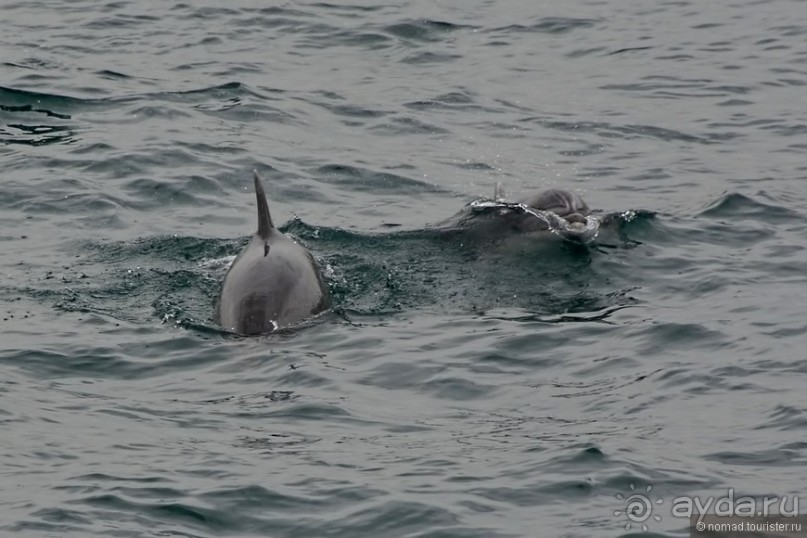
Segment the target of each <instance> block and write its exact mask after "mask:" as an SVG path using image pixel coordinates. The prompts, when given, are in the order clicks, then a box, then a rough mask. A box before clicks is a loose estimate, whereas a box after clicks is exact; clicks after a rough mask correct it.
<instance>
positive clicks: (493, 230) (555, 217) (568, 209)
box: [438, 185, 600, 243]
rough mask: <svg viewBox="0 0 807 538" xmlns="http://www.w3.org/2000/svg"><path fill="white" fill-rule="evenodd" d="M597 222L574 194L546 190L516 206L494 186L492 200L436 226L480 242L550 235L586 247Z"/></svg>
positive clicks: (515, 203)
mask: <svg viewBox="0 0 807 538" xmlns="http://www.w3.org/2000/svg"><path fill="white" fill-rule="evenodd" d="M599 225H600V221H599V219H597V218H596V217H594V216H593V215H592V212H591V209H589V207H588V205H587V204H586V202H584V201H583V199H582V198H581V197H580V196H579V195H577V194H576V193H573V192H569V191H565V190H562V189H549V190H546V191H542V192H540V193H538V194H536V195H534V196H530V197H528V198H526V199H524V200H521V201H519V202H507V201H505V199H504V194H503V193H502V191H501V187H500V186H498V185H497V187H496V191H495V193H494V196H493V200H478V201H475V202H471V203H470V204H468V205H467V206H465V207H464V208H462V210H460V212H459V213H457V214H456V215H454V216H453V217H451V218H450V219H448V220H447V221H445V222H443V223H441V224H440V225H438V226H439V227H441V228H448V229H450V230H453V231H457V232H460V233H464V234H470V235H471V236H472V237H475V238H477V239H481V240H498V239H503V238H506V237H508V236H513V235H520V234H529V233H533V232H553V233H555V234H556V235H558V236H559V237H561V238H563V239H566V240H569V241H573V242H582V243H586V242H588V241H591V240H592V239H594V238H595V237H596V235H597V233H598V231H599Z"/></svg>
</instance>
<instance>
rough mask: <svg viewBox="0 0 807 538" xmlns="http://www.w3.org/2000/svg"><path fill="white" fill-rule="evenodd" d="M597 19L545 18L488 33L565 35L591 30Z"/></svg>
mask: <svg viewBox="0 0 807 538" xmlns="http://www.w3.org/2000/svg"><path fill="white" fill-rule="evenodd" d="M597 22H598V21H597V20H595V19H574V18H566V17H545V18H542V19H539V20H538V21H537V22H535V23H533V24H511V25H509V26H504V27H500V28H492V29H488V30H486V32H496V33H501V34H503V35H507V34H514V33H541V34H555V35H560V34H565V33H568V32H571V31H573V30H578V29H581V28H591V27H593V26H594V25H596V24H597Z"/></svg>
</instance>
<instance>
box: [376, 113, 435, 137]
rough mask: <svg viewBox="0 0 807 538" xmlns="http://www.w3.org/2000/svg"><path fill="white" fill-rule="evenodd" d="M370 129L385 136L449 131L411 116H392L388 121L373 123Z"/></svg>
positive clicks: (433, 133)
mask: <svg viewBox="0 0 807 538" xmlns="http://www.w3.org/2000/svg"><path fill="white" fill-rule="evenodd" d="M370 130H371V131H373V132H375V133H379V134H382V135H386V136H399V135H444V134H447V133H449V132H450V131H449V130H448V129H444V128H442V127H438V126H436V125H433V124H430V123H426V122H423V121H420V120H418V119H417V118H412V117H396V118H392V119H391V120H390V121H388V122H385V123H380V124H377V125H373V126H372V127H370Z"/></svg>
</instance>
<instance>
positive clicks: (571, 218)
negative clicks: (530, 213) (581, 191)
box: [523, 189, 591, 227]
mask: <svg viewBox="0 0 807 538" xmlns="http://www.w3.org/2000/svg"><path fill="white" fill-rule="evenodd" d="M523 203H525V204H526V205H528V206H530V207H532V208H534V209H538V210H540V211H550V212H552V213H554V214H555V215H557V216H558V217H561V218H562V219H564V220H565V221H566V222H567V223H568V224H569V225H570V226H571V227H575V226H581V225H582V226H583V227H585V225H586V222H587V221H586V217H587V216H588V215H589V214H591V210H590V209H589V207H588V204H586V202H584V201H583V199H582V198H581V197H580V196H579V195H578V194H576V193H573V192H569V191H564V190H562V189H549V190H546V191H543V192H540V193H538V194H536V195H535V196H533V197H531V198H528V199H526V200H524V202H523Z"/></svg>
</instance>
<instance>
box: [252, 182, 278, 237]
mask: <svg viewBox="0 0 807 538" xmlns="http://www.w3.org/2000/svg"><path fill="white" fill-rule="evenodd" d="M253 173H254V177H255V197H256V198H257V199H258V237H260V238H261V239H268V238H269V234H271V233H272V230H273V229H274V228H275V225H274V224H272V216H271V215H270V214H269V204H268V203H266V193H265V192H263V185H262V184H261V178H260V177H258V171H257V170H254V171H253Z"/></svg>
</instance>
